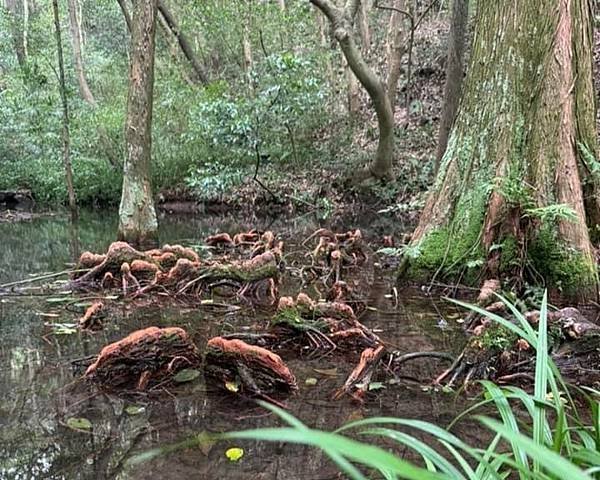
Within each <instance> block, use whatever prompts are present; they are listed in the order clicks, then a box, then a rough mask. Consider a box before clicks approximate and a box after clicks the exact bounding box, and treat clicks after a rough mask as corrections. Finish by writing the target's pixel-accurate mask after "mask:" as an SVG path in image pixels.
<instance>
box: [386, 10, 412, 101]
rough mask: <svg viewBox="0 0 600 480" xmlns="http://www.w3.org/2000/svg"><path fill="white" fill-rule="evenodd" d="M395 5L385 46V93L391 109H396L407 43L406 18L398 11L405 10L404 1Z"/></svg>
mask: <svg viewBox="0 0 600 480" xmlns="http://www.w3.org/2000/svg"><path fill="white" fill-rule="evenodd" d="M396 4H397V8H398V10H394V11H392V15H391V16H390V24H389V28H388V45H387V62H388V77H387V92H388V97H389V99H390V104H391V105H392V109H395V107H396V93H397V90H398V80H400V72H401V70H402V59H403V58H404V54H405V53H406V44H407V41H408V38H407V37H408V30H407V28H405V25H404V24H405V17H406V16H405V15H404V14H403V13H401V12H400V10H401V11H405V10H406V5H405V0H400V1H399V2H397V3H396Z"/></svg>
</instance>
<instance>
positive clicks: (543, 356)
mask: <svg viewBox="0 0 600 480" xmlns="http://www.w3.org/2000/svg"><path fill="white" fill-rule="evenodd" d="M547 295H548V294H547V292H544V297H543V299H542V306H541V308H540V320H539V329H538V336H537V340H538V341H537V348H536V350H537V351H536V357H535V386H534V393H533V394H534V397H535V399H536V400H537V401H538V402H544V401H546V395H547V393H548V332H547V321H548V318H547V308H548V298H547ZM556 400H557V401H560V398H558V399H556ZM545 430H546V409H545V408H544V407H543V406H542V405H539V404H537V403H536V405H535V410H534V416H533V441H534V442H535V443H537V444H538V445H540V446H541V445H544V444H545V442H544V433H545ZM540 469H541V464H540V460H539V459H538V458H536V457H533V471H534V472H539V471H540Z"/></svg>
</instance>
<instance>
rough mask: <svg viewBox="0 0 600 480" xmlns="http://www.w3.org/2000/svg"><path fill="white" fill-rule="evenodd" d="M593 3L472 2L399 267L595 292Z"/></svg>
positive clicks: (584, 294) (576, 293) (571, 293)
mask: <svg viewBox="0 0 600 480" xmlns="http://www.w3.org/2000/svg"><path fill="white" fill-rule="evenodd" d="M591 12H592V10H591V4H590V2H589V0H558V1H557V0H540V1H539V2H536V3H535V5H534V4H533V3H532V2H530V1H528V0H499V1H496V2H485V3H482V4H481V5H480V6H479V8H478V9H477V27H476V33H475V38H474V45H473V53H472V58H471V62H470V68H469V71H468V73H467V77H466V79H465V85H464V93H463V98H462V100H461V104H460V108H459V113H458V116H457V118H456V122H455V124H454V127H453V128H452V131H451V134H450V138H449V141H448V148H447V151H446V154H445V155H444V157H443V159H442V162H441V165H440V169H439V172H438V175H437V178H436V181H435V185H434V186H433V188H432V190H431V193H430V196H429V198H428V200H427V202H426V205H425V208H424V211H423V213H422V215H421V219H420V222H419V225H418V227H417V229H416V230H415V232H414V235H413V240H412V245H413V247H415V248H418V252H419V254H418V256H417V258H416V259H414V260H412V261H411V262H410V271H409V273H411V272H412V273H413V274H414V275H419V276H425V275H431V273H432V272H436V274H439V275H443V276H445V277H446V279H448V280H450V279H452V280H458V279H463V280H464V279H465V275H466V278H470V279H471V280H472V281H477V280H478V279H481V278H482V277H483V278H485V277H490V278H499V277H507V278H521V277H523V276H525V279H526V280H529V281H533V282H537V283H539V282H540V280H542V279H543V281H544V282H545V284H546V285H549V286H551V287H553V289H554V291H555V292H557V291H560V292H561V293H562V295H563V296H567V297H573V298H577V299H581V300H588V299H592V298H595V297H596V296H597V287H598V272H597V266H596V262H595V258H594V255H593V250H592V244H591V241H590V235H589V232H588V223H590V224H592V225H590V226H592V227H594V230H597V224H595V223H594V221H595V220H596V219H598V214H599V208H598V198H599V196H598V189H597V188H596V185H597V183H598V179H597V175H598V174H597V173H594V172H597V169H594V168H593V167H594V164H596V165H597V163H595V160H594V159H595V153H596V139H595V134H594V130H593V129H594V127H593V125H594V121H595V103H594V100H593V98H594V95H593V83H592V81H593V79H592V67H591V66H592V45H593V41H592V31H593V28H592V18H593V16H592V13H591ZM584 189H585V190H586V196H587V195H589V196H590V198H588V199H586V201H584ZM559 205H560V207H559ZM561 212H562V213H561ZM465 265H470V268H469V267H465ZM478 275H479V276H478Z"/></svg>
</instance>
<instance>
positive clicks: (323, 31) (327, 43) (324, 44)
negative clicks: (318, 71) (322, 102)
mask: <svg viewBox="0 0 600 480" xmlns="http://www.w3.org/2000/svg"><path fill="white" fill-rule="evenodd" d="M317 26H318V29H319V39H320V44H321V48H323V49H324V50H329V49H330V48H331V46H332V43H333V42H332V41H331V39H330V37H329V35H328V34H327V33H328V32H327V26H326V25H325V21H324V19H323V15H321V13H320V12H317ZM325 68H326V70H327V78H328V79H329V85H331V88H332V90H333V91H335V92H337V83H338V82H337V77H336V74H335V70H334V68H333V62H332V59H331V56H329V55H328V56H327V60H326V66H325Z"/></svg>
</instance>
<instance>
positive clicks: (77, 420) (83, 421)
mask: <svg viewBox="0 0 600 480" xmlns="http://www.w3.org/2000/svg"><path fill="white" fill-rule="evenodd" d="M67 427H69V428H72V429H74V430H91V429H92V422H90V421H89V420H88V419H87V418H83V417H71V418H69V419H68V420H67Z"/></svg>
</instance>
